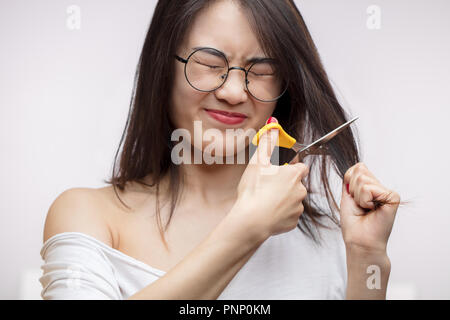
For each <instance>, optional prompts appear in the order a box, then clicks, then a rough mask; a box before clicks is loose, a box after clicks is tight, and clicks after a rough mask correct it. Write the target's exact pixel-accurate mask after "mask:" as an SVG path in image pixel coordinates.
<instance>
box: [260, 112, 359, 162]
mask: <svg viewBox="0 0 450 320" xmlns="http://www.w3.org/2000/svg"><path fill="white" fill-rule="evenodd" d="M358 119H359V117H354V118H353V119H351V120H350V121H347V122H346V123H344V124H342V125H340V126H339V127H337V128H336V129H334V130H332V131H330V132H328V133H327V134H326V135H324V136H322V137H321V138H319V139H317V140H316V141H314V142H313V143H311V144H309V145H306V144H301V143H298V142H297V141H296V140H295V139H294V138H293V137H291V136H290V135H289V134H287V133H286V131H284V129H283V128H282V127H281V125H280V124H279V123H269V124H266V125H265V126H264V127H262V128H261V129H260V130H259V131H258V133H257V134H256V135H255V136H254V137H253V140H252V144H253V145H255V146H257V145H258V143H259V138H260V137H261V135H262V134H263V133H265V132H267V131H269V130H271V129H278V130H279V135H278V142H277V146H279V147H282V148H287V149H292V150H293V151H295V156H294V157H293V158H292V159H291V160H290V161H289V164H290V163H292V162H293V160H294V159H295V158H296V157H297V156H298V159H299V160H298V161H302V160H303V159H304V158H305V157H306V156H308V155H320V154H327V152H326V149H325V144H326V143H327V142H328V141H330V140H331V139H333V138H334V137H335V136H337V135H338V134H339V133H341V132H342V131H343V130H344V129H345V128H347V127H348V126H349V125H350V124H352V123H353V122H354V121H356V120H358ZM287 164H288V163H285V164H284V165H287Z"/></svg>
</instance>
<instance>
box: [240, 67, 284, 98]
mask: <svg viewBox="0 0 450 320" xmlns="http://www.w3.org/2000/svg"><path fill="white" fill-rule="evenodd" d="M247 81H248V83H247V87H248V91H250V93H251V94H252V95H253V96H254V97H255V98H256V99H259V100H262V101H274V100H276V99H278V98H279V97H280V96H281V95H282V94H283V92H284V90H285V89H286V84H285V82H284V81H283V80H282V79H281V76H280V73H279V68H278V67H277V64H276V63H275V62H274V61H263V62H257V63H255V64H254V65H253V66H251V68H250V70H249V71H248V76H247Z"/></svg>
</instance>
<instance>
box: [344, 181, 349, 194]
mask: <svg viewBox="0 0 450 320" xmlns="http://www.w3.org/2000/svg"><path fill="white" fill-rule="evenodd" d="M345 186H346V187H347V193H348V194H350V187H349V184H348V183H347V184H346V185H345Z"/></svg>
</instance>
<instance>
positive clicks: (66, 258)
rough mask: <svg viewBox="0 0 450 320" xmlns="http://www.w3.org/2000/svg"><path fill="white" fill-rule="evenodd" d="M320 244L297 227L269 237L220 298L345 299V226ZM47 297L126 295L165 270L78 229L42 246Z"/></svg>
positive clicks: (328, 232) (324, 233)
mask: <svg viewBox="0 0 450 320" xmlns="http://www.w3.org/2000/svg"><path fill="white" fill-rule="evenodd" d="M320 235H321V236H322V238H323V241H322V246H317V245H315V244H314V243H313V241H312V240H311V239H309V238H308V237H306V236H305V235H304V234H303V233H302V232H301V231H300V230H299V229H298V228H295V229H293V230H291V231H289V232H287V233H283V234H279V235H275V236H272V237H270V238H268V239H267V240H266V241H265V242H264V243H263V244H262V245H261V246H260V247H259V248H258V250H257V251H256V252H255V253H254V255H253V256H252V257H251V258H250V259H249V260H248V262H247V263H246V264H245V265H244V266H243V267H242V269H241V270H239V272H238V273H237V274H236V276H235V277H234V278H233V280H232V281H231V282H230V283H229V284H228V286H227V287H226V288H225V290H224V291H223V292H222V294H221V295H220V296H219V297H218V299H230V300H234V299H242V300H248V299H255V300H266V299H273V300H278V299H287V300H289V299H344V298H345V290H346V283H347V269H346V259H345V246H344V242H343V239H342V234H341V231H340V229H338V228H337V227H334V229H333V230H327V229H320ZM40 254H41V257H42V259H43V260H44V264H43V265H42V266H41V269H42V270H43V275H42V276H41V277H40V278H39V281H40V282H41V284H42V288H43V289H42V291H41V296H42V298H43V299H126V298H128V297H129V296H131V295H133V294H134V293H136V292H137V291H139V290H141V289H142V288H144V287H145V286H147V285H148V284H150V283H152V282H153V281H155V280H157V279H158V278H159V277H161V276H163V275H164V274H165V272H164V271H161V270H158V269H156V268H153V267H151V266H149V265H147V264H146V263H144V262H142V261H139V260H137V259H135V258H132V257H130V256H128V255H126V254H124V253H123V252H121V251H119V250H116V249H113V248H111V247H110V246H108V245H107V244H105V243H104V242H102V241H100V240H98V239H96V238H94V237H92V236H89V235H87V234H84V233H79V232H64V233H60V234H56V235H54V236H53V237H51V238H49V239H48V240H47V241H46V242H45V243H44V245H43V247H42V249H41V252H40Z"/></svg>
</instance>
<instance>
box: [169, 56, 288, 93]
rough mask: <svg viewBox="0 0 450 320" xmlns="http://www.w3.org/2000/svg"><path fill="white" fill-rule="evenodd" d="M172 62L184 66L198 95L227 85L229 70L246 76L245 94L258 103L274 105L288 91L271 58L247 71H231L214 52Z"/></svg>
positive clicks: (224, 61) (187, 76)
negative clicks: (248, 94)
mask: <svg viewBox="0 0 450 320" xmlns="http://www.w3.org/2000/svg"><path fill="white" fill-rule="evenodd" d="M175 58H176V59H177V60H178V61H180V62H182V63H184V74H185V76H186V80H187V82H188V83H189V84H190V85H191V86H192V87H193V88H194V89H196V90H198V91H202V92H212V91H214V90H217V89H219V88H220V87H221V86H222V85H223V84H224V83H225V81H227V78H228V74H229V72H230V71H231V70H241V71H244V72H245V87H246V89H247V92H248V93H250V95H251V96H253V97H254V98H255V99H257V100H259V101H262V102H273V101H276V100H278V99H279V98H280V97H281V96H282V95H283V94H284V93H285V92H286V89H287V81H284V80H283V79H282V77H281V76H280V72H279V67H278V66H277V63H276V62H275V60H274V59H271V58H263V59H258V60H257V61H255V62H253V63H252V64H251V65H250V67H249V68H248V69H247V70H246V69H244V68H241V67H231V68H230V67H229V64H228V60H227V58H226V57H225V55H224V54H223V53H222V52H221V51H219V50H217V49H214V48H198V49H196V50H195V51H194V52H192V53H191V54H190V55H189V56H188V58H187V59H183V58H181V57H179V56H178V55H175Z"/></svg>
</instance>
